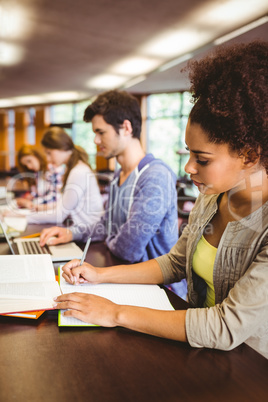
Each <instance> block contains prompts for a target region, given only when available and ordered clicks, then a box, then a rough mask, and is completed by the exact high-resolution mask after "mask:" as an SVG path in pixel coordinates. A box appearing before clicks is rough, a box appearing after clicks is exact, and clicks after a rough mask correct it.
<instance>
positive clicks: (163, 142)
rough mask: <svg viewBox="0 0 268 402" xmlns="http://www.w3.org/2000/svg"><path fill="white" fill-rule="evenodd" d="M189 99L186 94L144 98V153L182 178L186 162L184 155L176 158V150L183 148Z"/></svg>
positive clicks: (190, 105) (189, 108)
mask: <svg viewBox="0 0 268 402" xmlns="http://www.w3.org/2000/svg"><path fill="white" fill-rule="evenodd" d="M190 97H191V96H190V94H189V92H183V93H171V94H156V95H150V96H148V116H147V143H148V151H149V152H152V153H153V154H154V156H155V157H157V158H160V159H162V160H163V161H164V162H166V163H167V164H168V165H169V166H170V167H171V169H172V170H173V171H174V172H175V173H176V174H177V175H178V176H184V175H185V172H184V166H185V163H186V162H187V155H178V153H177V151H179V150H182V149H183V150H184V149H185V141H184V135H185V128H186V124H187V120H188V115H189V113H190V110H191V107H192V104H191V103H190Z"/></svg>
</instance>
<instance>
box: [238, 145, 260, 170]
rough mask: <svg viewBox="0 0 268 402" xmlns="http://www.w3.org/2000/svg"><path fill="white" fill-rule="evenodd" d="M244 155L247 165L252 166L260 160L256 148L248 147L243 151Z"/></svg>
mask: <svg viewBox="0 0 268 402" xmlns="http://www.w3.org/2000/svg"><path fill="white" fill-rule="evenodd" d="M242 157H243V163H244V165H245V167H247V168H250V167H252V166H254V165H256V164H257V163H258V162H259V159H260V154H259V152H258V151H257V150H256V149H249V148H246V149H244V151H242Z"/></svg>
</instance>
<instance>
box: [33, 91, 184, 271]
mask: <svg viewBox="0 0 268 402" xmlns="http://www.w3.org/2000/svg"><path fill="white" fill-rule="evenodd" d="M84 120H85V121H86V122H91V123H92V128H93V131H94V133H95V140H94V142H95V144H96V145H98V146H99V150H100V153H101V154H102V155H103V156H104V157H105V158H106V159H110V158H112V157H115V158H116V160H117V162H118V164H119V165H120V166H121V168H120V169H119V170H118V171H116V172H115V175H114V179H113V181H112V182H111V185H110V193H109V200H108V207H107V209H106V212H105V214H104V216H103V217H102V218H101V220H100V221H99V222H97V223H96V224H91V223H90V222H85V224H84V225H78V226H72V227H70V228H60V227H53V228H50V229H44V230H43V232H42V235H41V240H40V243H41V245H43V244H45V243H46V241H47V240H48V239H49V238H50V237H51V236H56V238H54V239H53V241H51V242H50V244H58V243H66V242H69V241H71V240H76V241H78V240H82V241H83V240H84V241H85V240H86V239H87V238H88V237H89V236H90V237H91V238H92V241H101V240H102V241H103V240H105V241H106V244H107V246H108V248H109V249H110V250H111V252H112V253H113V254H114V255H116V256H117V257H119V258H121V259H122V260H125V261H129V262H131V263H133V262H139V261H146V260H148V259H152V258H155V257H158V256H160V255H162V254H165V253H167V252H169V250H170V249H171V247H172V246H173V245H174V244H175V243H176V241H177V239H178V216H177V194H176V176H175V174H174V173H173V172H172V170H171V169H170V168H169V167H168V166H167V165H166V164H165V163H163V162H162V161H161V160H159V159H155V158H154V156H153V155H152V154H147V155H146V154H145V152H144V151H143V149H142V147H141V143H140V133H141V121H142V120H141V112H140V106H139V104H138V101H137V99H136V98H134V97H133V96H132V95H130V94H129V93H127V92H124V91H108V92H104V93H103V94H100V95H99V96H98V97H97V99H96V100H95V101H94V102H93V103H92V104H90V105H89V106H88V107H87V108H86V110H85V113H84ZM159 146H161V144H159Z"/></svg>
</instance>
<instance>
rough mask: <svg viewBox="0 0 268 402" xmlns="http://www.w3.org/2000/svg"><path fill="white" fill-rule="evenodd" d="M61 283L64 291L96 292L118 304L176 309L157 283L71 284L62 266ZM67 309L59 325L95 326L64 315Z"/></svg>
mask: <svg viewBox="0 0 268 402" xmlns="http://www.w3.org/2000/svg"><path fill="white" fill-rule="evenodd" d="M58 277H59V283H60V287H61V290H62V293H63V294H64V293H72V292H81V293H88V294H95V295H98V296H102V297H105V298H106V299H109V300H111V301H112V302H114V303H117V304H123V305H129V306H138V307H148V308H152V309H156V310H174V308H173V306H172V305H171V303H170V301H169V299H168V297H167V294H166V292H165V291H164V289H161V288H160V287H159V286H157V285H135V284H115V283H102V284H98V285H92V284H88V283H83V284H81V285H70V284H69V283H67V282H66V281H65V279H64V278H63V277H62V272H61V267H60V268H59V273H58ZM64 311H65V310H59V313H58V314H59V316H58V325H59V326H68V327H69V326H77V327H78V326H93V324H90V323H85V322H83V321H81V320H78V319H76V318H73V317H66V316H64V315H63V313H64Z"/></svg>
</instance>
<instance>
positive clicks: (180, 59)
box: [158, 53, 194, 72]
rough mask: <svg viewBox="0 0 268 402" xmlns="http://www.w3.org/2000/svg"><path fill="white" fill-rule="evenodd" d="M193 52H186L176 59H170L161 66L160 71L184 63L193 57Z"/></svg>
mask: <svg viewBox="0 0 268 402" xmlns="http://www.w3.org/2000/svg"><path fill="white" fill-rule="evenodd" d="M193 56H194V55H193V53H186V54H184V55H183V56H180V57H177V58H176V59H174V60H171V61H169V62H168V63H166V64H164V65H163V66H161V67H159V69H158V71H160V72H162V71H166V70H169V69H170V68H172V67H175V66H177V65H178V64H181V63H183V62H184V61H187V60H189V59H191V58H192V57H193Z"/></svg>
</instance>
